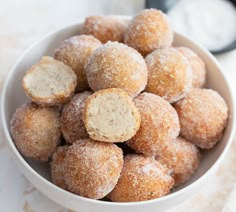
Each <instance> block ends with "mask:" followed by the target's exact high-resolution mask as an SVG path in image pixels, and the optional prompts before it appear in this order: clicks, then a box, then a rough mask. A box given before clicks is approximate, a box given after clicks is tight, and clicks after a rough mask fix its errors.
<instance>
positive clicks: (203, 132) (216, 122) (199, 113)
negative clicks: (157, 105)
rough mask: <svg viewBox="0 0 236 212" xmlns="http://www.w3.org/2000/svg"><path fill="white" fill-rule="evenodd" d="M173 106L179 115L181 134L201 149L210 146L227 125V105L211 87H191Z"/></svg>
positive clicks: (217, 139) (215, 141)
mask: <svg viewBox="0 0 236 212" xmlns="http://www.w3.org/2000/svg"><path fill="white" fill-rule="evenodd" d="M174 107H175V109H176V111H177V112H178V115H179V120H180V125H181V132H180V134H181V136H183V137H184V138H186V139H188V140H190V141H191V142H193V143H194V144H195V145H197V146H198V147H200V148H203V149H210V148H212V147H213V146H214V145H215V144H216V143H217V142H218V141H219V140H220V139H221V137H222V134H223V130H224V128H225V127H226V125H227V119H228V106H227V104H226V103H225V101H224V99H223V98H222V97H221V96H220V95H219V94H218V93H217V92H216V91H213V90H211V89H200V88H195V89H193V90H192V91H191V92H190V93H189V94H188V95H187V96H186V97H185V98H184V99H182V100H180V101H179V102H176V103H175V104H174Z"/></svg>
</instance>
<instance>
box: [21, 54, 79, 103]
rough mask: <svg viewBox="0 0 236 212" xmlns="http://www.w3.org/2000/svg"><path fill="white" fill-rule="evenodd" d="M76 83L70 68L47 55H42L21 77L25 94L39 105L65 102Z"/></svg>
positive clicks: (73, 90)
mask: <svg viewBox="0 0 236 212" xmlns="http://www.w3.org/2000/svg"><path fill="white" fill-rule="evenodd" d="M76 85H77V77H76V74H75V73H74V71H73V70H72V68H71V67H69V66H67V65H65V64H64V63H62V62H61V61H58V60H55V59H54V58H52V57H49V56H43V57H42V58H41V59H40V61H39V62H38V63H36V64H34V65H33V66H32V67H31V68H30V69H28V70H27V71H26V73H25V75H24V77H23V79H22V87H23V89H24V91H25V94H26V95H27V96H28V97H29V98H30V99H31V101H33V102H35V103H36V104H38V105H41V106H59V105H61V104H65V103H66V102H68V101H69V100H70V99H71V97H72V96H73V95H74V92H75V88H76Z"/></svg>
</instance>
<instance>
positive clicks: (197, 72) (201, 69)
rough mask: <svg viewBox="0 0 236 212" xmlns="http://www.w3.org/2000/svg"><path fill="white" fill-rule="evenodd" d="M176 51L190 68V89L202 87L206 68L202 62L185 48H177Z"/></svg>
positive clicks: (204, 81)
mask: <svg viewBox="0 0 236 212" xmlns="http://www.w3.org/2000/svg"><path fill="white" fill-rule="evenodd" d="M176 49H177V50H178V51H179V52H180V53H181V54H183V55H184V56H185V57H186V58H187V60H188V62H189V64H190V66H191V68H192V74H193V80H192V87H193V88H202V87H204V85H205V83H206V66H205V63H204V61H203V60H202V59H201V58H200V57H199V56H198V55H197V54H196V53H195V52H193V51H192V50H191V49H189V48H187V47H177V48H176Z"/></svg>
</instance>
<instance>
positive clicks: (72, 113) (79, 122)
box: [61, 91, 92, 143]
mask: <svg viewBox="0 0 236 212" xmlns="http://www.w3.org/2000/svg"><path fill="white" fill-rule="evenodd" d="M90 95H92V92H90V91H84V92H82V93H78V94H76V95H75V96H74V97H73V98H72V100H71V101H70V102H69V103H67V105H65V107H64V108H63V111H62V114H61V131H62V134H63V137H64V138H65V140H66V142H67V143H74V142H75V141H76V140H78V139H84V138H89V135H88V133H87V131H86V128H85V126H84V121H83V113H84V106H85V101H86V99H87V98H88V96H90Z"/></svg>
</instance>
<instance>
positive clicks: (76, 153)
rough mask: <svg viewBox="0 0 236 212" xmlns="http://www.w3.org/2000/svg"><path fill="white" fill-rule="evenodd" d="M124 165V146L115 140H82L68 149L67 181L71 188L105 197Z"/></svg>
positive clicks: (81, 193) (85, 193) (83, 194)
mask: <svg viewBox="0 0 236 212" xmlns="http://www.w3.org/2000/svg"><path fill="white" fill-rule="evenodd" d="M122 166H123V154H122V150H121V149H120V148H118V147H117V146H116V145H115V144H111V143H104V142H99V141H93V140H92V139H84V140H79V141H77V142H76V143H74V144H73V145H72V146H70V147H69V150H68V151H67V153H66V157H65V174H64V176H65V181H66V184H67V186H68V189H69V190H70V191H71V192H73V193H76V194H79V195H81V196H83V197H88V198H91V199H101V198H103V197H105V196H106V195H107V194H108V193H109V192H110V191H111V190H112V189H113V188H114V187H115V185H116V183H117V181H118V178H119V176H120V173H121V170H122Z"/></svg>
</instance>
